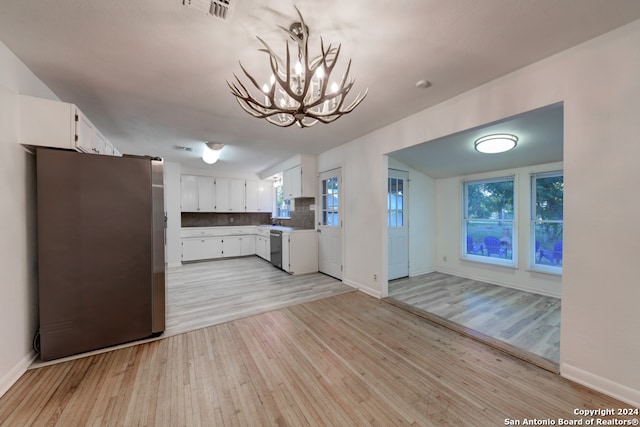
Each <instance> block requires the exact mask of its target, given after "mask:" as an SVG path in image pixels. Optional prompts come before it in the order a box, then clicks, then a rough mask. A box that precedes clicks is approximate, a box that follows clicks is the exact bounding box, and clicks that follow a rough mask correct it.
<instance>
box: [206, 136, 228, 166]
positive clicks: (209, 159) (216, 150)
mask: <svg viewBox="0 0 640 427" xmlns="http://www.w3.org/2000/svg"><path fill="white" fill-rule="evenodd" d="M223 148H224V144H220V143H217V142H205V143H204V151H203V152H202V161H204V162H205V163H206V164H208V165H212V164H214V163H215V162H217V161H218V158H219V157H220V151H222V149H223Z"/></svg>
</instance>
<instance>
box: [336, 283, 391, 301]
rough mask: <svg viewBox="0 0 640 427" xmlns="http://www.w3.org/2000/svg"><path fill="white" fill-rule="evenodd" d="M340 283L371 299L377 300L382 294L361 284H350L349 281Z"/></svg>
mask: <svg viewBox="0 0 640 427" xmlns="http://www.w3.org/2000/svg"><path fill="white" fill-rule="evenodd" d="M342 283H344V284H345V285H349V286H351V287H352V288H356V289H357V290H359V291H360V292H364V293H365V294H367V295H370V296H372V297H375V298H378V299H381V298H382V293H381V292H380V291H379V290H377V289H373V288H370V287H368V286H364V285H363V284H361V283H356V282H352V281H350V280H343V281H342Z"/></svg>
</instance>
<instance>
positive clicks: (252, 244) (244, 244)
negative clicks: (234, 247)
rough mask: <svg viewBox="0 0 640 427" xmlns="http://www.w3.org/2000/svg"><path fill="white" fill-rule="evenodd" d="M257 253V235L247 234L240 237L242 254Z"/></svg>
mask: <svg viewBox="0 0 640 427" xmlns="http://www.w3.org/2000/svg"><path fill="white" fill-rule="evenodd" d="M255 253H256V236H254V235H247V236H242V237H240V255H241V256H246V255H255Z"/></svg>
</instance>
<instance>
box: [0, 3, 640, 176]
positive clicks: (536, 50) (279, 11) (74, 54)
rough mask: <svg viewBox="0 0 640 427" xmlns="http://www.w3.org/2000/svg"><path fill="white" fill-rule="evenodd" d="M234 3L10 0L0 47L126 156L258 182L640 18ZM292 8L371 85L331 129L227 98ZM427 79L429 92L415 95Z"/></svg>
mask: <svg viewBox="0 0 640 427" xmlns="http://www.w3.org/2000/svg"><path fill="white" fill-rule="evenodd" d="M231 1H232V2H235V12H234V14H233V16H232V18H231V19H230V20H228V21H224V20H222V19H219V18H216V17H212V16H207V15H205V14H203V13H200V12H199V11H197V10H195V9H193V8H190V7H186V6H183V5H182V0H135V1H131V0H108V1H105V0H56V1H42V0H1V1H0V40H2V42H4V43H5V44H6V45H7V46H8V47H9V48H10V49H11V50H12V51H13V52H14V53H15V54H16V55H17V56H18V57H19V58H20V59H21V60H22V61H23V62H24V63H25V64H26V65H27V66H28V67H29V68H30V69H31V70H32V71H33V72H34V73H35V74H36V75H37V76H38V77H39V78H40V79H41V80H43V81H44V82H45V84H47V85H48V86H49V87H50V88H51V89H52V90H53V91H54V92H55V93H56V94H57V95H58V96H59V97H60V98H61V99H62V100H64V101H67V102H73V103H75V104H77V105H78V106H79V107H80V109H81V110H82V111H83V112H84V113H85V114H87V115H88V116H89V117H90V119H91V120H92V121H93V122H94V123H95V124H96V126H97V127H98V128H99V129H100V130H101V131H102V132H103V133H104V134H105V136H106V137H107V138H108V139H110V140H111V141H112V142H113V143H114V144H115V145H116V146H117V147H118V148H119V149H120V150H121V151H123V152H125V153H132V154H151V155H158V156H162V157H164V158H165V159H167V160H171V161H179V162H181V163H182V164H183V165H185V166H187V167H192V168H194V167H208V168H212V169H215V171H216V172H234V173H259V172H260V171H262V170H265V169H267V168H269V167H271V166H273V165H275V164H277V163H279V162H281V161H283V160H285V159H288V158H290V157H292V156H293V155H295V154H298V153H305V154H318V153H321V152H323V151H326V150H328V149H330V148H332V147H335V146H338V145H340V144H343V143H345V142H348V141H350V140H352V139H355V138H357V137H359V136H361V135H364V134H366V133H369V132H371V131H373V130H375V129H378V128H380V127H382V126H384V125H387V124H389V123H392V122H394V121H396V120H398V119H400V118H403V117H406V116H409V115H411V114H413V113H415V112H417V111H420V110H423V109H425V108H427V107H429V106H432V105H435V104H437V103H439V102H441V101H443V100H445V99H448V98H451V97H452V96H455V95H457V94H460V93H462V92H464V91H467V90H469V89H471V88H473V87H476V86H478V85H480V84H482V83H485V82H488V81H490V80H493V79H495V78H498V77H500V76H502V75H505V74H507V73H509V72H511V71H513V70H516V69H518V68H521V67H523V66H525V65H527V64H530V63H533V62H536V61H538V60H540V59H542V58H545V57H547V56H550V55H552V54H554V53H557V52H559V51H562V50H564V49H567V48H569V47H571V46H574V45H576V44H578V43H581V42H583V41H586V40H588V39H591V38H593V37H595V36H597V35H600V34H602V33H605V32H607V31H610V30H612V29H614V28H617V27H619V26H621V25H623V24H626V23H629V22H631V21H634V20H636V19H639V18H640V1H637V0H562V1H558V0H518V1H514V0H482V1H478V0H396V1H393V2H389V1H380V0H350V1H348V2H345V1H340V0H326V1H317V0H315V1H314V0H299V1H295V2H293V1H291V0H271V1H269V2H268V6H266V4H267V2H265V1H261V0H231ZM294 3H295V5H296V6H297V7H298V8H299V9H300V10H301V12H302V14H303V15H304V17H305V20H306V21H307V24H308V25H309V27H310V29H311V32H312V39H311V43H310V49H311V50H312V52H313V51H316V49H319V47H318V45H319V40H318V38H317V36H318V35H320V34H321V35H322V36H323V38H324V40H325V42H327V43H329V42H332V43H338V42H340V43H342V53H341V55H342V60H343V62H342V64H339V65H338V67H340V66H342V67H344V66H345V65H346V64H345V62H346V59H347V58H352V60H353V63H352V74H353V76H354V77H355V78H356V84H355V87H354V91H359V90H363V89H364V88H367V87H368V88H369V95H368V96H367V98H366V99H365V101H364V102H363V103H362V104H361V105H360V106H359V107H358V108H357V109H356V110H355V111H354V112H352V113H351V114H349V115H346V116H344V117H342V118H341V119H339V120H338V121H337V122H335V123H333V124H329V125H323V124H318V125H316V126H315V127H313V128H308V129H299V128H297V127H290V128H284V129H283V128H277V127H275V126H273V125H270V124H268V123H266V122H265V121H264V120H259V119H254V118H251V117H249V116H248V115H247V114H246V113H245V112H244V111H242V110H241V109H240V107H239V106H238V104H237V103H236V101H235V99H234V98H233V96H232V95H231V94H230V93H229V88H228V87H227V83H226V80H227V79H228V80H231V79H232V78H233V73H234V72H235V73H239V72H240V68H239V66H238V61H242V64H243V65H244V66H245V67H246V68H247V69H248V70H249V71H251V72H253V73H255V74H260V73H265V74H266V69H267V67H268V65H267V56H266V55H265V54H264V53H261V52H257V49H258V48H259V47H260V45H259V42H258V41H257V39H256V35H259V36H261V37H263V38H264V39H265V40H266V41H267V42H268V43H270V45H271V46H272V47H273V48H274V50H276V51H278V52H282V51H283V50H284V41H283V40H284V38H283V37H284V36H283V33H282V31H281V30H278V29H277V25H282V26H285V27H288V26H289V24H290V23H291V22H293V21H294V20H295V17H296V14H295V10H294V8H293V5H294ZM314 35H315V36H316V38H315V42H314ZM420 79H426V80H428V81H430V82H431V86H430V87H429V88H427V89H418V88H416V87H415V83H416V81H417V80H420ZM528 132H535V130H534V129H529V130H528ZM207 140H209V141H216V142H222V143H225V144H227V147H225V149H224V151H223V153H222V156H221V160H220V161H219V162H218V163H216V164H215V165H213V166H206V165H205V164H204V163H203V162H202V161H201V160H200V159H199V155H200V154H201V151H202V147H203V144H202V141H207ZM523 144H524V143H523ZM452 145H454V144H452ZM175 146H188V147H192V148H193V151H192V152H186V151H184V150H182V151H181V150H176V149H175V148H174V147H175ZM441 155H442V156H444V158H451V156H452V154H446V153H445V154H441ZM399 156H400V154H399ZM447 156H448V157H447ZM432 173H442V172H433V169H432Z"/></svg>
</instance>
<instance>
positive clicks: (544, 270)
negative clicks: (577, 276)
mask: <svg viewBox="0 0 640 427" xmlns="http://www.w3.org/2000/svg"><path fill="white" fill-rule="evenodd" d="M526 271H528V272H530V273H541V274H549V275H551V276H559V277H562V267H544V266H542V267H529V268H527V270H526Z"/></svg>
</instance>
